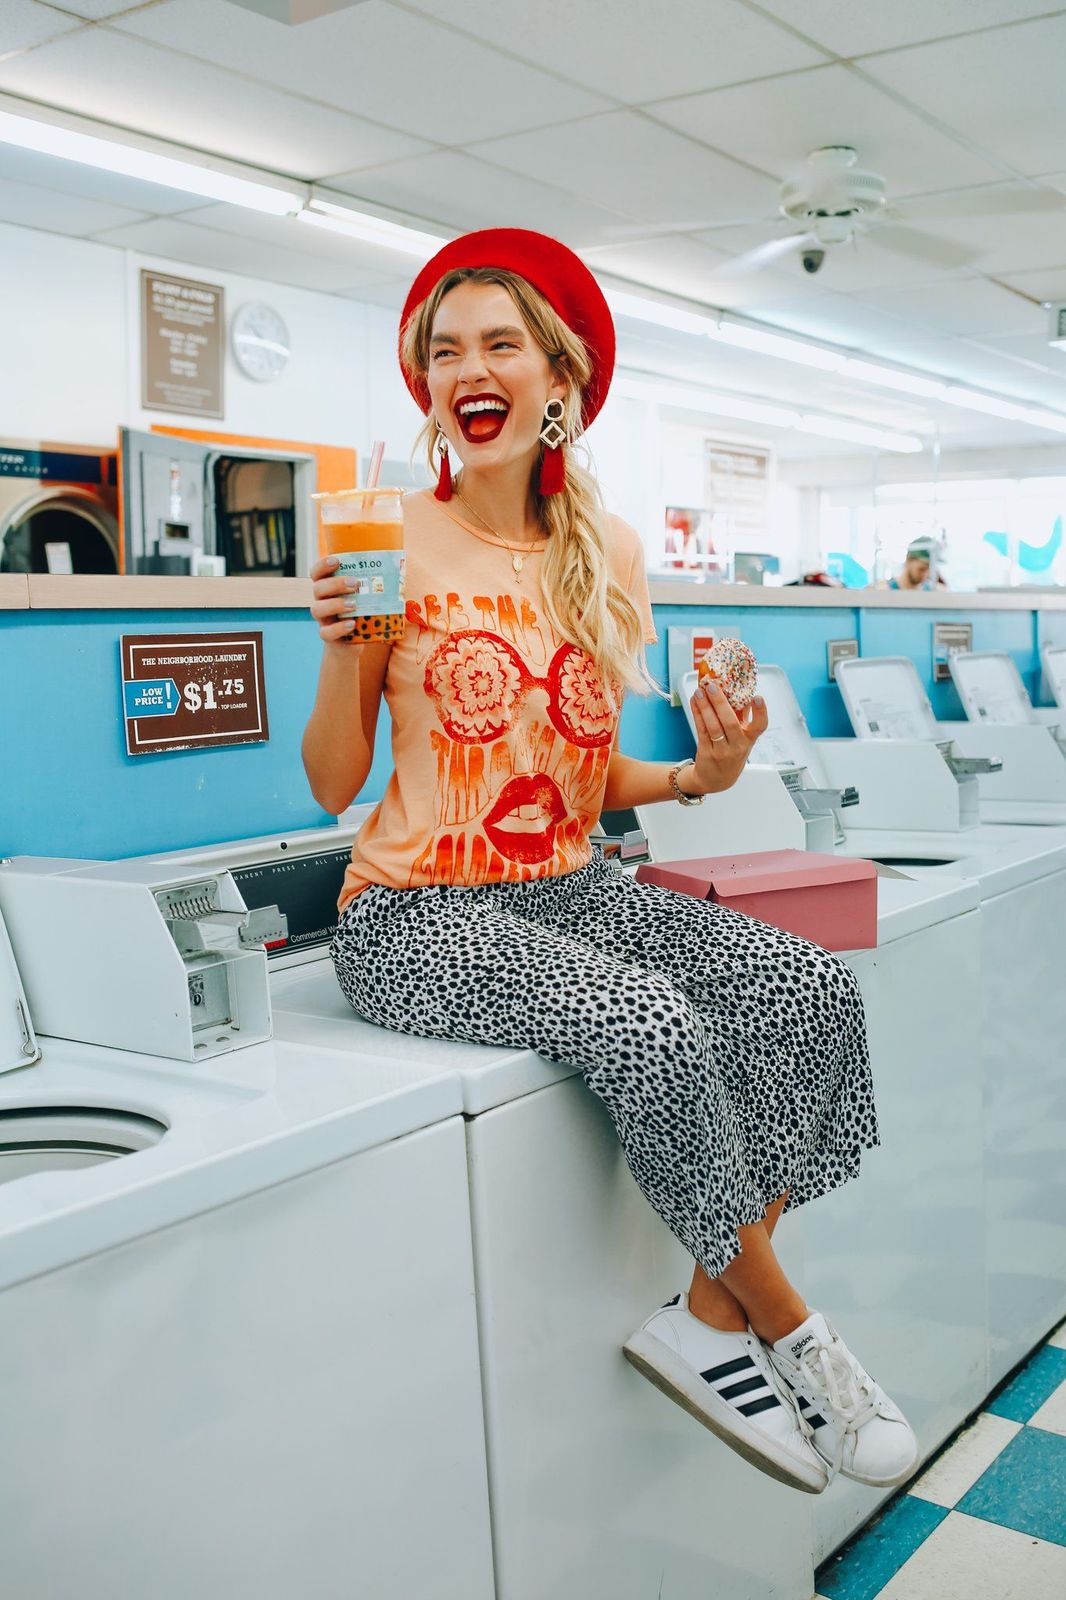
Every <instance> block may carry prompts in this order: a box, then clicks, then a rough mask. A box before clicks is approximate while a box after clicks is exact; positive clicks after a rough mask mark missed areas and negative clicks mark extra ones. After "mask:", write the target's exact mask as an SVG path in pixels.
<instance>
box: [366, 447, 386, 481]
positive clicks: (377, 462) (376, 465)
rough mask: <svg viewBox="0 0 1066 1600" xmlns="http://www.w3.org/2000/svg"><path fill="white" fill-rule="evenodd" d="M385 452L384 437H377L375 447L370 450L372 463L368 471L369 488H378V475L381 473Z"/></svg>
mask: <svg viewBox="0 0 1066 1600" xmlns="http://www.w3.org/2000/svg"><path fill="white" fill-rule="evenodd" d="M384 454H385V441H384V439H375V440H374V448H373V449H372V450H371V452H370V465H369V467H368V468H367V473H366V487H367V488H368V489H376V488H377V486H378V477H379V476H380V473H381V458H382V456H383V455H384Z"/></svg>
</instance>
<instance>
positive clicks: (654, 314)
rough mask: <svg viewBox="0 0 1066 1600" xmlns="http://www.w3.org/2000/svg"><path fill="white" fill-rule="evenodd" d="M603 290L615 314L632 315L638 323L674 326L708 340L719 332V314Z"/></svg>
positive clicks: (618, 315)
mask: <svg viewBox="0 0 1066 1600" xmlns="http://www.w3.org/2000/svg"><path fill="white" fill-rule="evenodd" d="M603 292H604V295H605V296H606V299H607V304H608V305H609V306H610V308H611V311H612V312H613V313H614V315H615V316H616V317H632V318H633V319H634V321H636V322H651V323H654V325H655V326H656V327H658V328H672V329H674V331H675V332H677V333H694V334H697V335H700V334H702V335H703V336H704V337H706V338H708V339H713V338H714V337H715V335H716V333H717V332H718V319H717V317H709V316H701V315H700V314H699V313H698V312H696V311H685V310H683V309H682V308H681V307H680V306H668V305H665V304H664V303H663V302H662V301H660V300H646V299H644V297H643V296H642V295H635V294H619V293H617V292H616V291H615V290H614V289H608V288H604V291H603Z"/></svg>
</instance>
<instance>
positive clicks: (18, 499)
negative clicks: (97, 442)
mask: <svg viewBox="0 0 1066 1600" xmlns="http://www.w3.org/2000/svg"><path fill="white" fill-rule="evenodd" d="M117 463H118V454H117V451H116V450H115V449H114V448H111V449H105V448H103V447H101V448H99V449H93V448H91V447H89V446H86V445H75V444H54V443H44V442H41V441H34V442H27V441H25V440H21V439H0V572H88V573H97V572H103V573H114V572H117V571H118V570H119V529H118V465H117Z"/></svg>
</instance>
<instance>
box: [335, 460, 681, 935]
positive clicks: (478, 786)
mask: <svg viewBox="0 0 1066 1600" xmlns="http://www.w3.org/2000/svg"><path fill="white" fill-rule="evenodd" d="M462 511H463V507H462V505H461V504H460V503H459V502H458V501H456V500H454V499H453V500H451V501H449V502H448V504H447V506H444V505H442V504H441V503H440V502H439V501H437V500H435V499H434V498H433V496H432V495H431V494H430V493H428V492H423V493H421V494H415V495H411V496H409V497H408V499H407V500H406V502H405V507H404V523H405V542H406V557H407V559H406V612H407V627H406V629H405V631H404V636H403V638H402V639H400V640H398V641H397V642H396V644H394V645H393V647H392V650H391V652H390V654H389V664H388V671H387V673H386V677H385V690H384V693H385V702H386V704H387V705H388V708H389V713H390V715H391V717H392V758H393V766H394V771H393V773H392V776H391V777H390V779H389V782H388V787H387V788H386V790H385V794H384V796H383V798H382V799H381V800H380V802H379V803H378V805H377V806H376V807H375V808H374V811H373V812H372V813H371V815H370V816H369V817H368V818H367V820H366V822H365V823H364V824H363V826H362V828H361V829H360V830H359V834H358V836H357V838H356V840H355V844H354V847H353V849H352V860H351V863H350V865H349V866H348V868H347V871H346V872H345V877H344V886H343V888H342V890H341V896H340V901H339V905H340V908H341V909H342V910H343V908H344V906H345V905H347V903H348V901H349V900H351V899H352V897H353V896H354V895H357V894H359V893H360V892H361V891H362V890H363V889H365V888H366V887H367V886H368V885H369V884H372V883H378V884H384V885H386V886H387V887H389V888H392V889H416V888H422V887H424V886H425V885H427V884H444V885H449V886H466V885H472V884H482V883H501V882H504V883H514V882H517V881H519V880H522V879H528V878H543V877H550V876H556V875H558V874H559V873H564V872H573V871H575V870H576V869H577V868H578V867H581V866H584V865H585V863H586V862H587V861H588V860H589V858H590V856H591V853H592V852H591V846H590V845H589V842H588V835H589V831H590V829H591V828H592V827H593V825H594V824H595V822H596V820H597V818H598V817H599V814H600V811H601V809H602V804H603V792H604V787H605V784H606V780H607V764H608V762H609V761H610V757H611V746H612V742H613V740H614V735H615V730H616V727H617V723H618V718H617V716H616V715H614V714H612V712H611V711H610V709H609V707H608V704H607V701H606V699H605V697H604V693H603V686H602V683H601V680H600V677H599V674H598V673H597V671H596V669H595V667H594V665H593V662H592V659H591V657H590V656H589V655H588V654H587V653H586V652H585V651H584V650H581V649H579V648H578V646H577V645H574V644H570V643H569V642H568V641H566V640H564V639H562V638H560V636H559V635H558V634H557V633H556V632H555V631H554V629H553V628H552V627H551V624H550V623H549V622H548V619H547V617H546V616H545V614H544V606H543V602H542V599H541V585H540V571H541V566H542V564H543V560H544V557H543V555H542V554H540V553H534V549H533V548H527V547H524V546H523V547H521V548H520V549H519V554H520V555H521V557H522V563H523V566H522V579H521V582H520V583H519V582H516V581H515V573H514V568H513V566H512V562H511V555H510V552H509V551H507V550H505V549H504V548H503V546H502V545H499V544H497V543H496V542H495V541H494V540H493V539H492V538H491V536H490V535H489V534H487V533H485V532H484V531H483V530H481V531H479V530H478V529H477V527H476V526H475V524H474V522H473V519H471V520H470V521H469V522H468V521H466V520H464V519H463V518H462V517H460V515H458V513H459V512H462ZM605 535H606V543H607V554H608V561H609V565H610V571H611V575H612V577H613V578H614V579H615V580H616V581H617V582H618V583H619V584H621V585H622V587H623V588H625V590H626V591H627V593H628V594H629V595H630V597H631V598H632V600H633V602H634V604H635V605H636V606H637V608H638V610H639V611H640V613H641V615H642V617H643V618H644V625H645V626H644V638H645V641H646V642H648V643H651V642H653V641H654V640H655V639H656V638H657V637H658V636H657V634H656V632H655V624H654V622H653V621H652V613H651V601H650V598H649V595H648V583H647V578H646V577H645V570H644V551H643V548H642V546H641V542H640V538H639V536H638V535H637V534H636V533H635V532H634V530H633V529H632V528H631V527H629V526H628V524H627V523H625V522H622V521H621V520H620V519H619V518H618V517H613V516H609V517H607V519H606V527H605Z"/></svg>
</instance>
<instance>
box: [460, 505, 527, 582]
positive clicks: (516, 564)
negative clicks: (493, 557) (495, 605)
mask: <svg viewBox="0 0 1066 1600" xmlns="http://www.w3.org/2000/svg"><path fill="white" fill-rule="evenodd" d="M452 492H453V494H454V495H455V498H456V499H457V500H459V501H461V502H462V504H463V505H464V506H465V507H466V509H467V510H468V511H469V512H470V515H471V516H473V517H476V518H477V520H478V521H479V522H480V523H481V525H482V527H483V528H487V529H488V531H489V533H491V534H492V537H493V538H494V539H498V540H499V541H500V543H501V544H502V545H503V547H504V549H505V550H509V551H510V553H511V566H512V567H513V568H514V581H515V583H521V582H522V560H523V558H522V556H521V555H520V554H519V552H518V550H517V548H516V547H515V546H514V545H513V544H508V543H507V540H506V539H505V538H504V536H503V534H502V533H497V532H496V529H495V528H494V527H493V526H492V524H491V522H486V521H485V518H484V517H483V516H482V515H481V512H480V511H475V510H474V507H473V506H472V505H471V504H470V502H469V500H464V499H463V497H462V495H461V494H460V493H459V491H458V489H453V491H452ZM540 554H541V551H540V550H539V549H538V550H527V551H526V555H530V556H537V555H540Z"/></svg>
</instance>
